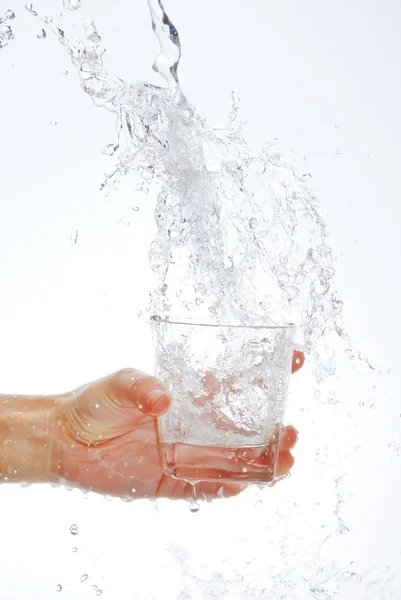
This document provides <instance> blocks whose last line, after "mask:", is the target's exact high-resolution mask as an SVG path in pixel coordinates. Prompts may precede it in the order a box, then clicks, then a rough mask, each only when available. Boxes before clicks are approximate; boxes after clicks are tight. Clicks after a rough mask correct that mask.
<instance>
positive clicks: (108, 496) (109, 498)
mask: <svg viewBox="0 0 401 600" xmlns="http://www.w3.org/2000/svg"><path fill="white" fill-rule="evenodd" d="M104 499H105V500H107V502H111V501H112V500H113V496H110V495H109V494H106V495H105V496H104Z"/></svg>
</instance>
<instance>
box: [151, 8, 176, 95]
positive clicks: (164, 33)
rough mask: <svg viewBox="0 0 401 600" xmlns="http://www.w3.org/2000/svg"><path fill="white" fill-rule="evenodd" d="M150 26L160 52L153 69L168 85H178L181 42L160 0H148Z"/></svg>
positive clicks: (173, 86)
mask: <svg viewBox="0 0 401 600" xmlns="http://www.w3.org/2000/svg"><path fill="white" fill-rule="evenodd" d="M148 5H149V10H150V14H151V17H152V28H153V31H154V32H155V34H156V37H157V39H158V40H159V42H160V54H159V56H158V57H157V59H156V61H155V63H154V65H153V70H154V71H156V72H157V73H159V75H161V76H162V77H163V78H164V79H165V80H166V83H167V85H168V86H169V87H171V88H175V87H178V84H179V82H178V65H179V62H180V58H181V42H180V36H179V35H178V31H177V29H176V28H175V27H174V25H173V24H172V22H171V21H170V19H169V17H168V16H167V14H166V12H165V10H164V7H163V4H162V2H161V0H148Z"/></svg>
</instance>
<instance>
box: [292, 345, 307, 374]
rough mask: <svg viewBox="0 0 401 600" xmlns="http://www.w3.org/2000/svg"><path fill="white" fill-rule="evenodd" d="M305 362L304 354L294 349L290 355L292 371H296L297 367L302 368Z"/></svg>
mask: <svg viewBox="0 0 401 600" xmlns="http://www.w3.org/2000/svg"><path fill="white" fill-rule="evenodd" d="M304 363H305V354H304V353H303V352H300V351H299V350H295V352H294V356H293V357H292V372H293V373H296V372H297V371H299V369H302V367H303V365H304Z"/></svg>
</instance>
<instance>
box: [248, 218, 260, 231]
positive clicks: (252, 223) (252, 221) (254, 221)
mask: <svg viewBox="0 0 401 600" xmlns="http://www.w3.org/2000/svg"><path fill="white" fill-rule="evenodd" d="M257 226H258V220H257V219H254V218H253V219H250V220H249V227H250V228H251V229H256V227H257Z"/></svg>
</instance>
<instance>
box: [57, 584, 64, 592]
mask: <svg viewBox="0 0 401 600" xmlns="http://www.w3.org/2000/svg"><path fill="white" fill-rule="evenodd" d="M62 589H63V588H62V587H61V585H60V584H58V586H57V587H56V590H57V591H58V592H61V590H62Z"/></svg>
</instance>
